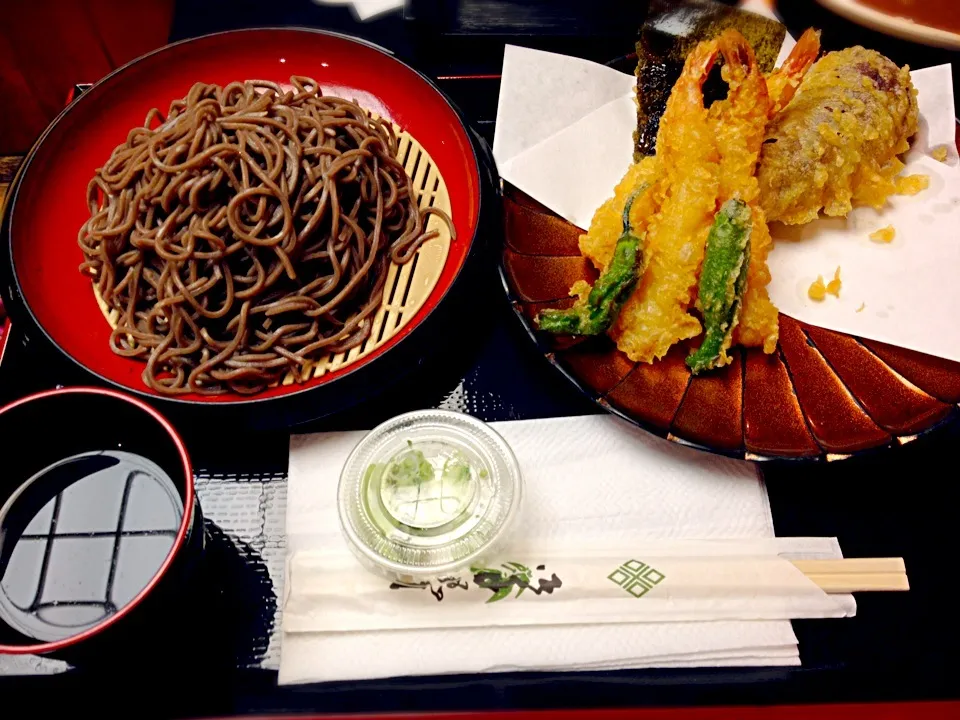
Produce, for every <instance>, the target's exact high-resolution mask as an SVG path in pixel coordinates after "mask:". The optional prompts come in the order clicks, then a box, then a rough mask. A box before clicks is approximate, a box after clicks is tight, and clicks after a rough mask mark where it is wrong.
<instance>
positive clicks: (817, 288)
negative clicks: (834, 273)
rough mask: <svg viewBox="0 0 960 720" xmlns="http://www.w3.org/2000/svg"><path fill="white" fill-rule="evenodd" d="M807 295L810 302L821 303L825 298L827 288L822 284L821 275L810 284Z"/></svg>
mask: <svg viewBox="0 0 960 720" xmlns="http://www.w3.org/2000/svg"><path fill="white" fill-rule="evenodd" d="M807 295H809V296H810V299H811V300H816V301H817V302H821V301H822V300H823V299H824V298H825V297H826V296H827V286H826V285H824V284H823V275H817V279H816V280H814V281H813V282H812V283H810V288H809V289H808V290H807Z"/></svg>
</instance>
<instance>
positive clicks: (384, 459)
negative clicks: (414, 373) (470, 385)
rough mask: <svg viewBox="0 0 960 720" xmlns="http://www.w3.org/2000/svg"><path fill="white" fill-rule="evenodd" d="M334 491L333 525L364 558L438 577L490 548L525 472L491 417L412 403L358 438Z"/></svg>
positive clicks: (402, 572) (401, 573) (379, 566)
mask: <svg viewBox="0 0 960 720" xmlns="http://www.w3.org/2000/svg"><path fill="white" fill-rule="evenodd" d="M338 494H339V497H338V505H339V510H340V524H341V526H342V528H343V531H344V534H345V535H346V538H347V541H348V543H349V544H350V545H351V548H352V549H353V550H354V552H355V553H356V554H357V555H358V556H359V557H360V559H361V561H363V562H364V564H365V565H367V567H369V568H370V569H373V570H376V571H379V572H382V573H384V574H386V575H389V576H395V577H409V576H414V577H416V576H436V575H438V574H444V573H448V572H453V571H456V570H459V569H461V568H463V567H467V566H469V565H470V564H471V563H472V562H474V561H476V560H479V559H481V558H482V557H483V556H484V555H485V554H487V553H489V552H492V551H493V550H494V549H495V547H496V546H497V545H498V544H499V542H500V540H501V539H502V538H503V536H504V535H505V533H506V531H507V529H508V527H509V526H510V524H511V522H512V521H513V519H514V517H515V516H516V513H517V510H518V508H519V505H520V498H521V495H522V480H521V476H520V467H519V465H518V463H517V459H516V457H514V454H513V451H512V450H511V449H510V447H509V446H508V445H507V443H506V442H505V441H504V439H503V438H502V437H500V435H498V434H497V433H496V432H495V431H494V430H493V429H492V428H491V427H490V426H488V425H487V424H485V423H483V422H481V421H479V420H477V419H476V418H473V417H470V416H469V415H464V414H462V413H456V412H450V411H447V410H418V411H416V412H411V413H406V414H404V415H400V416H398V417H395V418H393V419H392V420H388V421H387V422H385V423H383V424H382V425H380V426H379V427H377V428H375V429H374V430H373V431H371V432H370V433H369V434H368V435H367V436H366V437H364V439H363V440H361V441H360V443H359V444H358V445H357V447H356V448H354V450H353V452H352V453H351V454H350V457H349V458H348V459H347V462H346V464H345V465H344V468H343V472H342V473H341V476H340V487H339V490H338Z"/></svg>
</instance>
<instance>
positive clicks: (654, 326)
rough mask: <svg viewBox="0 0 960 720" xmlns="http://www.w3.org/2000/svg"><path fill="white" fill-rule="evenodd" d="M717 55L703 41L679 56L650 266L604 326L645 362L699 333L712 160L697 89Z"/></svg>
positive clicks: (714, 180) (663, 138) (662, 135)
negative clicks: (696, 307) (696, 304)
mask: <svg viewBox="0 0 960 720" xmlns="http://www.w3.org/2000/svg"><path fill="white" fill-rule="evenodd" d="M717 52H718V50H717V45H716V43H715V42H713V41H710V42H704V43H700V45H698V46H697V47H696V48H694V50H693V51H692V52H691V53H690V54H689V55H688V56H687V60H686V63H685V65H684V70H683V72H682V73H681V75H680V79H679V80H678V81H677V83H676V84H675V85H674V88H673V92H672V93H671V95H670V99H669V100H668V101H667V109H666V112H665V113H664V116H663V120H662V121H661V123H660V132H659V134H658V136H657V158H659V164H660V167H661V172H662V177H661V180H660V183H661V185H660V187H661V188H662V203H661V204H660V208H659V211H658V212H657V213H656V214H655V215H654V216H653V217H652V218H650V220H649V224H648V230H647V247H648V252H649V253H650V263H649V265H648V266H647V270H646V272H645V273H644V276H643V279H642V280H641V282H640V283H639V285H638V286H637V289H636V290H635V291H634V293H633V295H632V296H631V297H630V299H629V300H628V301H627V303H626V305H625V306H624V307H623V310H622V311H621V312H620V316H619V317H618V319H617V322H616V323H615V324H614V326H613V328H611V331H610V335H611V336H612V337H613V338H614V339H615V340H616V342H617V347H619V348H620V349H621V350H622V351H623V352H625V353H626V354H627V356H628V357H629V358H630V359H631V360H634V361H635V362H652V361H653V360H655V359H657V358H660V357H663V356H664V355H665V354H666V353H667V350H669V349H670V346H671V345H673V344H674V343H676V342H677V341H679V340H684V339H687V338H692V337H695V336H696V335H698V334H700V330H701V326H700V321H699V320H697V318H695V317H694V316H693V315H691V314H690V313H689V309H690V306H691V305H692V303H693V299H694V294H695V288H696V283H697V272H698V271H699V269H700V263H701V261H702V260H703V248H704V243H705V242H706V238H707V233H708V232H709V230H710V226H711V224H712V223H713V215H714V212H715V210H716V202H717V190H718V182H719V181H718V173H719V159H720V158H719V152H718V151H717V145H716V141H715V139H714V137H713V129H712V127H711V125H710V122H709V121H708V117H707V111H706V109H705V108H704V106H703V92H702V86H703V82H704V80H705V79H706V77H707V74H708V73H709V71H710V68H711V67H712V66H713V63H714V61H715V59H716V55H717ZM658 194H661V193H658Z"/></svg>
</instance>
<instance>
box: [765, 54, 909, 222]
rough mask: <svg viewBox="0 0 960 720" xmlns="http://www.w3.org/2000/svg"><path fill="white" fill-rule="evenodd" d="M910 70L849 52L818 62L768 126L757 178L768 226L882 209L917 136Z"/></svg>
mask: <svg viewBox="0 0 960 720" xmlns="http://www.w3.org/2000/svg"><path fill="white" fill-rule="evenodd" d="M917 115H918V110H917V98H916V90H915V89H914V87H913V84H912V83H911V82H910V72H909V68H907V67H904V68H898V67H897V66H896V65H895V64H894V63H893V62H892V61H890V60H888V59H887V58H886V57H884V56H883V55H881V54H880V53H878V52H876V51H874V50H867V49H865V48H862V47H859V46H857V47H852V48H848V49H846V50H840V51H838V52H832V53H828V54H827V55H825V56H824V57H823V58H821V59H820V60H819V61H818V62H817V63H816V64H815V65H814V66H813V68H812V69H811V70H810V72H808V73H807V75H806V77H805V78H804V80H803V82H802V83H801V85H800V88H799V89H798V91H797V94H796V96H795V97H794V98H793V100H792V101H791V102H790V104H789V105H787V107H786V108H784V110H783V111H782V112H781V113H780V114H779V115H777V116H776V117H775V118H774V120H773V122H772V123H770V125H769V127H768V131H767V138H766V140H765V141H764V146H763V152H762V154H761V157H760V168H759V172H758V179H759V182H760V195H761V204H762V206H763V209H764V211H765V212H766V215H767V220H780V221H781V222H785V223H789V224H800V223H805V222H809V221H811V220H814V219H816V217H817V215H818V213H819V212H820V210H821V209H822V210H823V211H824V213H825V214H827V215H834V216H844V215H846V214H847V213H848V212H849V211H850V210H851V207H852V205H853V203H857V204H865V205H870V206H873V207H881V206H882V205H883V204H884V203H885V202H886V199H887V197H888V196H889V195H891V194H893V193H894V192H896V183H895V181H894V176H895V175H896V174H897V173H898V172H899V171H900V170H901V169H902V168H903V164H902V163H901V162H900V161H899V159H898V158H897V155H899V154H900V153H903V152H905V151H906V150H907V149H908V148H909V144H908V142H907V140H908V138H910V137H911V136H912V135H913V134H914V133H916V131H917Z"/></svg>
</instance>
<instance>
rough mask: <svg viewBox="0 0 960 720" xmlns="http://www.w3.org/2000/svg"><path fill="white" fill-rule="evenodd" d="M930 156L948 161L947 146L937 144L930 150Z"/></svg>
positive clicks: (941, 160)
mask: <svg viewBox="0 0 960 720" xmlns="http://www.w3.org/2000/svg"><path fill="white" fill-rule="evenodd" d="M930 157H932V158H933V159H934V160H939V161H940V162H946V161H947V146H946V145H937V146H936V147H935V148H934V149H933V150H931V151H930Z"/></svg>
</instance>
